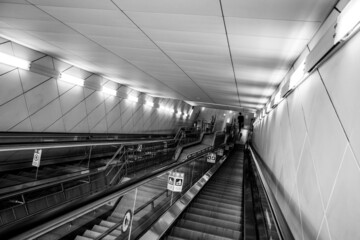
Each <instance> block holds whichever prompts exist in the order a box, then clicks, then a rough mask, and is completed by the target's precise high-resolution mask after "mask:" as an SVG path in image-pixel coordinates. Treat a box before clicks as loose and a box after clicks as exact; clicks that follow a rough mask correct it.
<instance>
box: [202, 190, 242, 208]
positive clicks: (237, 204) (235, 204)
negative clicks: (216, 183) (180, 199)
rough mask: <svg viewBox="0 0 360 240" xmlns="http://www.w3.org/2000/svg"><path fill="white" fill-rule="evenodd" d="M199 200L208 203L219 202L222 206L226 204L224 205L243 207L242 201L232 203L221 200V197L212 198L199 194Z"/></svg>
mask: <svg viewBox="0 0 360 240" xmlns="http://www.w3.org/2000/svg"><path fill="white" fill-rule="evenodd" d="M199 198H201V199H205V200H207V201H214V202H218V203H222V204H223V203H224V204H227V205H231V206H235V207H237V206H240V205H241V202H240V199H239V200H238V201H232V200H227V199H225V198H221V197H212V196H209V195H205V194H202V193H200V194H199Z"/></svg>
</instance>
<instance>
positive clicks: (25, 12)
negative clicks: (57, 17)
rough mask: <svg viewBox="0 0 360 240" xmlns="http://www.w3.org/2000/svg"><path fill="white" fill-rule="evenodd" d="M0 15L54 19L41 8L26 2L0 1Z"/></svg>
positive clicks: (16, 17)
mask: <svg viewBox="0 0 360 240" xmlns="http://www.w3.org/2000/svg"><path fill="white" fill-rule="evenodd" d="M0 16H1V17H5V18H15V19H29V20H52V19H51V17H50V16H48V15H47V14H45V13H44V12H42V11H41V10H39V9H37V8H35V7H33V6H31V5H25V4H9V3H0Z"/></svg>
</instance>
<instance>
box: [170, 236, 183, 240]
mask: <svg viewBox="0 0 360 240" xmlns="http://www.w3.org/2000/svg"><path fill="white" fill-rule="evenodd" d="M165 239H166V240H186V238H179V237H174V236H167V237H166V238H165Z"/></svg>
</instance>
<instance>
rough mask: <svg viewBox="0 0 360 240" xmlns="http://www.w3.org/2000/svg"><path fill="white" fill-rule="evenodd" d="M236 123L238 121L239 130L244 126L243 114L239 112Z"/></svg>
mask: <svg viewBox="0 0 360 240" xmlns="http://www.w3.org/2000/svg"><path fill="white" fill-rule="evenodd" d="M238 123H239V131H241V128H243V127H244V116H243V115H241V113H239V116H238Z"/></svg>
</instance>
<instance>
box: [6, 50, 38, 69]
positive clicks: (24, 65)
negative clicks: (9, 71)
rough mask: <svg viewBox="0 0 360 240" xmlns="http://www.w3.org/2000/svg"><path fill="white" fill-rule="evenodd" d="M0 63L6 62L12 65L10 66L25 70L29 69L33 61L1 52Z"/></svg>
mask: <svg viewBox="0 0 360 240" xmlns="http://www.w3.org/2000/svg"><path fill="white" fill-rule="evenodd" d="M0 63H4V64H7V65H10V66H13V67H17V68H21V69H25V70H29V69H30V63H31V62H30V61H27V60H24V59H21V58H17V57H14V56H11V55H9V54H5V53H1V52H0Z"/></svg>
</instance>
